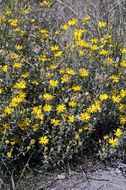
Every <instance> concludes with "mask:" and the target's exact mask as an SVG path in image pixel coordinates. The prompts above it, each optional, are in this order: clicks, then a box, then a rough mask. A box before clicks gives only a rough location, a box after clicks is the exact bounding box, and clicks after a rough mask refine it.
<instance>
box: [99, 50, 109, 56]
mask: <svg viewBox="0 0 126 190" xmlns="http://www.w3.org/2000/svg"><path fill="white" fill-rule="evenodd" d="M107 53H108V51H106V50H105V49H102V50H100V51H99V54H100V55H106V54H107Z"/></svg>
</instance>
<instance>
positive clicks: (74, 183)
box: [0, 159, 126, 190]
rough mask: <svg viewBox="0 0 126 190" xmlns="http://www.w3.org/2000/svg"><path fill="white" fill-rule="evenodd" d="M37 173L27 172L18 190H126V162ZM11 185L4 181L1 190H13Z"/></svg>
mask: <svg viewBox="0 0 126 190" xmlns="http://www.w3.org/2000/svg"><path fill="white" fill-rule="evenodd" d="M32 171H33V170H32ZM36 172H37V173H36V174H35V173H29V172H28V171H26V173H25V174H24V178H23V180H22V181H20V183H19V184H18V186H17V188H16V190H126V159H123V160H122V159H118V160H116V161H113V162H111V163H110V162H107V163H104V162H98V161H95V162H93V163H92V162H89V163H86V164H84V165H79V166H76V168H70V167H68V168H67V169H66V170H64V171H63V170H58V172H47V173H45V172H43V171H42V170H37V171H36ZM10 184H11V182H10ZM10 184H6V183H5V182H4V180H3V184H2V182H1V183H0V190H12V188H11V187H10V186H11V185H10Z"/></svg>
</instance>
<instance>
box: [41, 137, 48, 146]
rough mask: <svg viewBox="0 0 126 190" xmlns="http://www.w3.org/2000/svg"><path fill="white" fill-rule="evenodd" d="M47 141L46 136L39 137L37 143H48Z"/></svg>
mask: <svg viewBox="0 0 126 190" xmlns="http://www.w3.org/2000/svg"><path fill="white" fill-rule="evenodd" d="M48 142H49V139H48V138H47V136H44V137H40V138H39V143H40V144H48Z"/></svg>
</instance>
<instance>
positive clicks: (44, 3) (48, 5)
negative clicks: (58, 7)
mask: <svg viewBox="0 0 126 190" xmlns="http://www.w3.org/2000/svg"><path fill="white" fill-rule="evenodd" d="M51 5H52V3H50V2H49V1H43V2H42V3H40V6H44V7H50V6H51Z"/></svg>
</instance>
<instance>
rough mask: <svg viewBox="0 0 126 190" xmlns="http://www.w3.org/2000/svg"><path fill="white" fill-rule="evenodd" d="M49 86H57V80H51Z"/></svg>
mask: <svg viewBox="0 0 126 190" xmlns="http://www.w3.org/2000/svg"><path fill="white" fill-rule="evenodd" d="M49 85H50V86H51V87H52V88H54V87H56V86H58V80H54V79H51V80H50V81H49Z"/></svg>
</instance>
